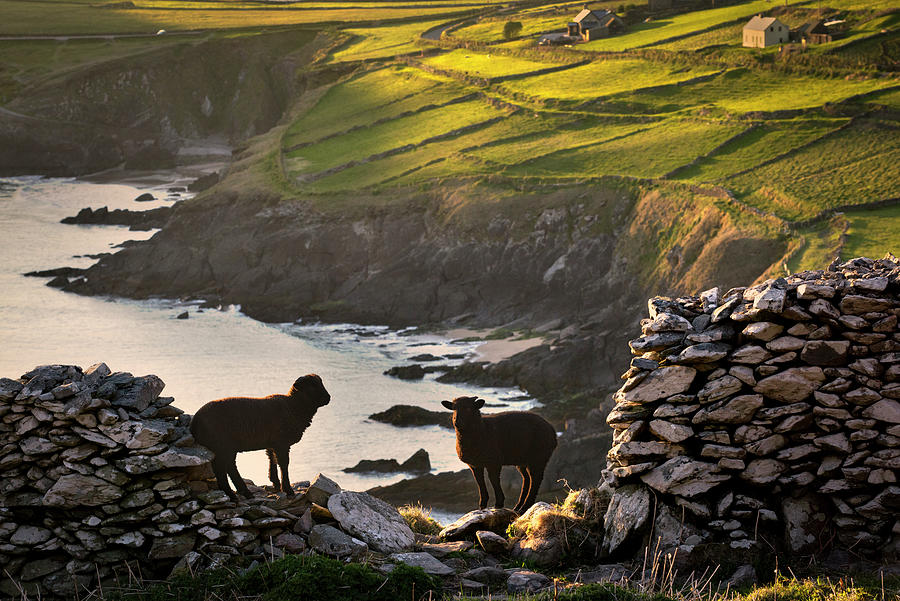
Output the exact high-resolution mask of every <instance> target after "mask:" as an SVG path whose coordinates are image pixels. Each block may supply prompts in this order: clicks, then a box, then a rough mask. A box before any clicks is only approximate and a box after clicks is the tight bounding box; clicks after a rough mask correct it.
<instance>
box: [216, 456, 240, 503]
mask: <svg viewBox="0 0 900 601" xmlns="http://www.w3.org/2000/svg"><path fill="white" fill-rule="evenodd" d="M212 468H213V473H214V474H215V475H216V485H217V486H218V487H219V490H221V491H223V492H224V493H225V494H227V495H228V497H229V498H230V499H231V500H232V501H237V495H236V494H234V491H233V490H231V486H229V485H228V462H227V459H226V457H225V455H221V454H219V453H216V455H215V457H213V460H212Z"/></svg>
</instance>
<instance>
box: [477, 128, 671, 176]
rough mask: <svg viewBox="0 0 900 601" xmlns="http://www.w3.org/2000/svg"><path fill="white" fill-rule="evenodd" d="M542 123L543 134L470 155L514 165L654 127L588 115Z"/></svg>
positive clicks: (485, 148) (484, 149)
mask: <svg viewBox="0 0 900 601" xmlns="http://www.w3.org/2000/svg"><path fill="white" fill-rule="evenodd" d="M542 121H543V125H544V127H543V128H542V130H541V131H538V132H535V133H530V134H522V135H519V136H517V137H515V138H512V139H509V140H497V141H495V142H494V143H492V144H488V145H487V146H484V147H482V148H478V149H475V150H472V151H470V152H468V153H466V154H467V156H469V157H472V158H475V159H478V160H479V161H482V162H486V163H493V164H498V165H509V166H512V165H517V164H520V163H525V162H527V161H531V160H534V159H535V158H537V157H541V156H544V155H548V154H551V153H555V152H559V151H560V150H566V149H574V148H578V147H581V146H593V145H596V144H598V143H601V142H604V141H607V140H610V139H612V138H617V137H621V136H627V135H630V134H633V133H634V132H636V131H638V130H641V129H647V128H648V127H653V124H647V123H633V122H632V123H628V122H617V121H611V120H608V119H601V118H596V117H584V116H582V117H580V118H572V117H570V118H569V119H568V120H567V121H562V119H561V118H560V117H558V116H557V117H553V116H549V117H544V118H543V119H542Z"/></svg>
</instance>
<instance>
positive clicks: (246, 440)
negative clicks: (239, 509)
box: [191, 374, 331, 500]
mask: <svg viewBox="0 0 900 601" xmlns="http://www.w3.org/2000/svg"><path fill="white" fill-rule="evenodd" d="M330 400H331V395H329V394H328V391H327V390H325V386H324V384H322V378H320V377H319V376H317V375H315V374H310V375H307V376H303V377H302V378H297V380H296V381H295V382H294V385H293V386H291V391H290V392H289V393H288V394H287V395H283V394H273V395H270V396H267V397H263V398H251V397H229V398H225V399H219V400H217V401H210V402H208V403H206V404H205V405H203V406H202V407H200V410H199V411H197V413H196V415H194V418H193V419H192V420H191V433H192V434H193V435H194V439H195V440H196V441H197V442H198V443H200V444H202V445H203V446H205V447H207V448H208V449H209V450H211V451H212V452H213V453H214V454H215V457H214V458H213V460H212V467H213V472H215V474H216V482H217V483H218V485H219V488H220V489H222V490H224V491H225V492H226V493H228V496H229V497H231V498H232V499H235V500H236V499H237V496H236V495H235V494H234V491H233V490H231V487H229V486H228V476H231V481H232V482H234V487H235V488H236V489H237V491H238V492H239V493H240V494H241V495H243V496H245V497H250V491H249V490H248V489H247V485H246V484H245V483H244V480H243V479H242V478H241V475H240V474H239V473H238V470H237V464H236V463H235V456H236V455H237V454H238V453H239V452H241V451H256V450H259V449H265V450H266V455H268V457H269V479H270V480H271V481H272V485H273V486H274V487H275V490H283V491H284V492H285V493H286V494H287V495H288V496H291V495H293V494H294V490H293V489H292V488H291V481H290V478H288V452H289V450H290V447H291V445H292V444H294V443H295V442H297V441H298V440H300V437H302V436H303V432H304V431H306V428H308V427H309V424H310V423H312V418H313V416H314V415H315V414H316V410H317V409H318V408H319V407H323V406H325V405H327V404H328V402H329V401H330ZM276 461H277V465H278V466H280V467H281V483H280V484H279V481H278V467H276Z"/></svg>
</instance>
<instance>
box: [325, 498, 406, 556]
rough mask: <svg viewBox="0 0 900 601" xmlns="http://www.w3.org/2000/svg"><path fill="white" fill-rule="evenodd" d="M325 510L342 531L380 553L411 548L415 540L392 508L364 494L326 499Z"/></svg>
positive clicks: (404, 521) (404, 522) (398, 514)
mask: <svg viewBox="0 0 900 601" xmlns="http://www.w3.org/2000/svg"><path fill="white" fill-rule="evenodd" d="M328 510H329V511H330V512H331V514H332V515H333V516H334V519H336V520H337V521H338V523H340V525H341V528H343V529H344V530H345V531H347V532H349V533H350V534H352V535H354V536H356V537H358V538H359V539H361V540H363V541H365V542H366V544H368V545H369V546H370V547H372V548H373V549H375V550H376V551H379V552H381V553H398V552H401V551H405V550H407V549H409V548H411V547H412V546H413V543H415V540H416V537H415V535H414V534H413V531H412V530H411V529H410V527H409V525H408V524H407V523H406V520H404V519H403V516H401V515H400V513H399V512H398V511H397V509H396V508H395V507H393V506H391V505H388V504H387V503H385V502H384V501H382V500H381V499H378V498H375V497H373V496H372V495H370V494H369V493H365V492H351V491H344V492H340V493H338V494H335V495H332V496H331V497H330V498H329V499H328Z"/></svg>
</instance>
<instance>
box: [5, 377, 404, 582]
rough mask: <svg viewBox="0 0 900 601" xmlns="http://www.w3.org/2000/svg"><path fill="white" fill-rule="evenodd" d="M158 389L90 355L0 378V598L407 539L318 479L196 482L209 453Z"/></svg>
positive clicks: (376, 507)
mask: <svg viewBox="0 0 900 601" xmlns="http://www.w3.org/2000/svg"><path fill="white" fill-rule="evenodd" d="M163 386H164V384H163V382H162V381H161V380H160V379H159V378H157V377H156V376H145V377H134V376H132V375H131V374H129V373H124V372H116V373H111V372H110V370H109V368H108V367H107V366H106V365H105V364H102V363H101V364H98V365H95V366H93V367H91V368H89V369H87V370H82V369H80V368H78V367H75V366H67V365H47V366H42V367H38V368H36V369H35V370H33V371H31V372H29V373H27V374H25V375H24V376H22V377H21V378H18V379H9V378H0V441H2V444H0V566H2V569H3V571H2V572H0V598H21V597H23V595H24V594H27V595H29V596H32V597H34V596H37V597H39V598H53V597H62V598H78V597H85V596H87V592H88V591H93V590H96V588H97V586H98V584H104V585H105V586H106V587H107V588H108V587H109V586H110V585H111V584H113V583H115V582H117V581H118V582H127V581H128V579H129V577H130V575H134V574H140V575H141V576H142V577H144V578H164V577H166V576H168V575H169V574H170V573H172V572H177V571H179V570H188V569H190V570H192V571H194V572H196V571H198V570H202V569H207V568H210V567H215V566H218V565H223V564H227V563H231V562H232V561H233V560H234V559H236V558H241V561H243V563H244V564H245V565H246V564H247V563H248V562H251V561H253V559H254V558H258V559H259V560H263V559H264V558H271V557H273V556H280V555H281V554H282V553H284V552H291V553H297V552H301V551H303V550H304V549H306V548H308V547H312V548H314V549H316V550H318V551H319V552H322V553H326V554H329V555H333V556H337V557H343V556H346V555H349V554H355V553H365V552H366V551H367V550H368V549H369V546H370V545H371V546H373V548H375V549H378V550H382V549H388V550H391V551H403V550H406V549H407V548H408V547H409V545H410V544H411V542H412V540H413V535H412V532H411V531H409V528H408V527H407V526H406V525H405V523H403V524H398V523H397V521H398V520H399V521H400V522H402V518H400V516H399V515H398V514H397V511H396V509H394V508H392V507H390V506H389V505H387V504H386V503H384V502H382V501H379V500H378V499H374V498H372V497H370V496H369V495H367V494H365V493H351V492H342V491H341V490H340V488H339V487H338V486H337V485H336V484H334V483H333V482H330V481H328V480H327V479H326V478H324V477H319V478H317V480H316V481H315V482H313V484H312V485H309V486H308V487H307V488H306V489H305V490H304V489H303V488H302V487H298V491H299V492H302V493H303V494H298V495H295V496H294V497H290V498H286V497H281V498H279V497H278V496H277V495H274V494H270V495H266V493H265V491H264V490H263V489H260V488H258V487H253V486H251V491H252V492H254V494H255V495H256V497H255V498H253V499H250V500H246V501H243V500H242V501H239V502H236V503H235V502H231V501H230V500H229V499H228V497H227V495H225V493H223V492H222V491H219V490H215V489H214V481H210V480H208V478H210V477H211V476H212V472H211V469H210V466H209V459H210V458H211V454H210V453H209V451H207V450H206V449H204V448H203V447H199V446H196V445H195V443H194V441H193V438H192V437H191V435H190V431H189V424H190V416H189V415H186V414H184V413H183V412H182V411H181V410H180V409H178V408H176V407H173V406H172V405H171V403H172V400H173V399H172V398H171V397H161V396H159V395H160V392H161V391H162V389H163ZM335 497H338V498H339V499H340V507H341V511H342V512H343V513H342V514H341V516H340V519H338V520H337V526H339V527H333V526H328V525H325V524H321V525H315V524H314V520H313V517H312V514H311V512H310V509H311V508H313V506H312V503H313V502H315V503H318V504H320V505H322V506H323V507H324V506H325V505H328V504H330V503H332V499H333V498H335ZM335 502H337V501H335ZM313 509H314V508H313ZM321 511H322V512H323V513H324V514H325V515H326V516H327V519H326V521H329V522H331V523H334V519H335V518H333V516H330V515H329V514H328V511H327V510H325V509H321ZM379 515H381V516H386V517H379ZM359 516H363V517H362V518H361V517H359ZM341 520H343V522H342V521H341ZM357 521H364V522H365V524H364V525H365V527H356V524H355V522H357ZM341 528H343V529H345V530H346V529H351V528H352V529H353V532H354V536H357V537H361V538H362V539H363V540H358V539H357V538H353V537H351V536H350V535H348V534H346V533H345V532H343V531H342V530H341ZM386 538H389V539H390V542H391V543H392V544H393V546H392V544H388V543H385V542H384V540H385V539H386ZM396 541H401V542H400V543H396Z"/></svg>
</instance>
